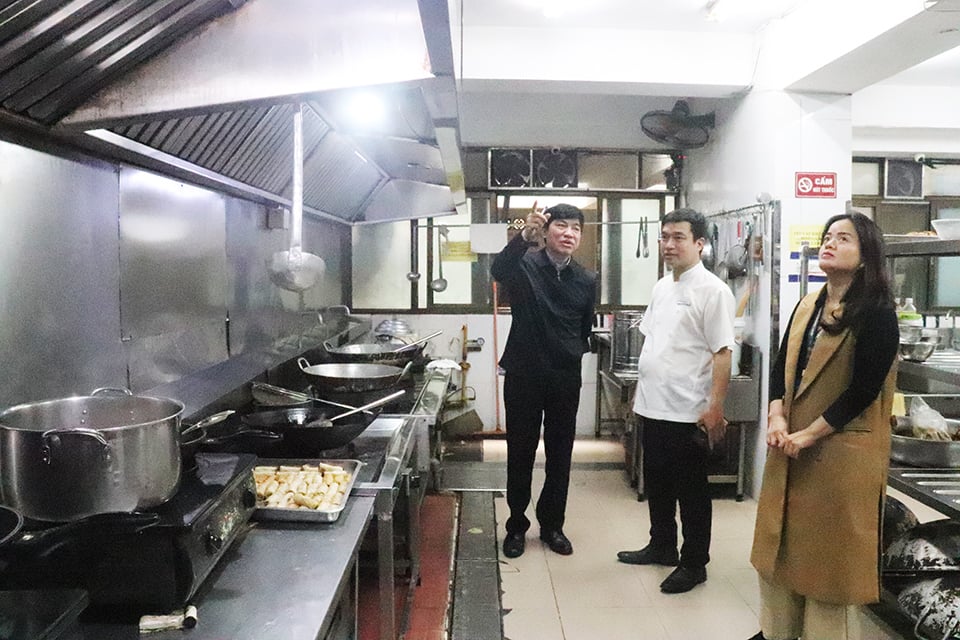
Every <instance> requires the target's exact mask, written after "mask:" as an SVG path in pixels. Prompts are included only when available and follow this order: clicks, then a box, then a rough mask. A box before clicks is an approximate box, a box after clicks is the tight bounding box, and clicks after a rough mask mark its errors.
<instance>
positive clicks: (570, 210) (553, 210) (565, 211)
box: [544, 203, 583, 227]
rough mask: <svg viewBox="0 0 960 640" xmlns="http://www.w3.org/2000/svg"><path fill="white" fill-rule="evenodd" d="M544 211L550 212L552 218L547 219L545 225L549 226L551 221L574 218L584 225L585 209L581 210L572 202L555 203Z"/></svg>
mask: <svg viewBox="0 0 960 640" xmlns="http://www.w3.org/2000/svg"><path fill="white" fill-rule="evenodd" d="M544 213H549V214H550V218H549V219H548V220H547V224H546V225H544V226H545V227H549V226H550V223H551V222H553V221H554V220H573V219H576V220H577V221H578V222H579V223H580V226H583V211H580V209H578V208H577V207H575V206H573V205H572V204H562V203H561V204H555V205H553V206H552V207H550V208H549V209H547V210H546V211H544Z"/></svg>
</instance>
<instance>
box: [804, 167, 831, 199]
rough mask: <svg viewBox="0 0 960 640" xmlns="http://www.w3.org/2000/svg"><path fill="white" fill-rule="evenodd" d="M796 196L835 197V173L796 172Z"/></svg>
mask: <svg viewBox="0 0 960 640" xmlns="http://www.w3.org/2000/svg"><path fill="white" fill-rule="evenodd" d="M795 175H796V177H797V179H796V196H797V197H798V198H836V197H837V174H835V173H801V172H799V171H798V172H797V173H796V174H795Z"/></svg>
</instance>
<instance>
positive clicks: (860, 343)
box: [750, 213, 899, 640]
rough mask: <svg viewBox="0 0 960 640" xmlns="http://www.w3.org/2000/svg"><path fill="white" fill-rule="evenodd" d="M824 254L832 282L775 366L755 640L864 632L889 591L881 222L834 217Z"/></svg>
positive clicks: (892, 350) (891, 321) (892, 318)
mask: <svg viewBox="0 0 960 640" xmlns="http://www.w3.org/2000/svg"><path fill="white" fill-rule="evenodd" d="M819 262H820V265H819V266H820V269H821V270H822V271H823V272H824V273H825V274H826V276H827V283H826V286H824V287H823V288H822V289H821V290H820V291H817V292H814V293H811V294H810V295H807V296H806V297H804V298H803V299H802V300H800V302H799V303H798V304H797V307H796V308H795V309H794V311H793V316H792V317H791V319H790V324H789V325H788V326H787V330H786V333H785V334H784V338H783V343H782V344H781V346H780V352H779V355H778V357H777V360H776V363H775V365H774V368H773V370H772V371H771V374H770V400H771V401H770V409H769V414H768V427H767V438H766V440H767V446H768V449H767V460H766V466H765V468H764V474H763V487H762V489H761V491H760V499H759V501H758V505H757V523H756V528H755V531H754V539H753V552H752V554H751V558H750V559H751V562H752V563H753V566H754V567H755V568H756V569H757V572H758V574H759V580H760V596H761V605H762V606H761V614H760V628H761V632H760V633H759V634H757V635H756V636H754V637H753V638H752V639H751V640H764V639H765V640H788V639H791V638H797V637H800V636H802V637H803V638H804V640H808V639H809V640H848V639H853V638H857V637H858V634H857V630H856V628H855V622H856V619H857V617H856V606H857V605H863V604H867V603H871V602H876V601H877V600H878V599H879V596H880V572H879V562H880V551H881V550H880V529H881V516H882V506H883V500H884V493H885V489H886V482H887V464H888V458H889V453H890V422H889V418H890V410H891V404H892V401H893V391H894V387H895V381H896V367H895V366H894V360H895V358H896V353H897V343H898V341H899V330H898V327H897V318H896V313H895V310H894V303H893V296H892V294H891V289H890V281H889V277H888V275H887V273H886V270H885V265H884V255H883V238H882V235H881V232H880V230H879V229H878V228H877V226H876V224H874V223H873V221H872V220H870V219H869V218H867V217H866V216H864V215H862V214H860V213H844V214H841V215H836V216H833V217H832V218H830V220H828V221H827V223H826V225H825V226H824V230H823V235H822V236H821V241H820V254H819Z"/></svg>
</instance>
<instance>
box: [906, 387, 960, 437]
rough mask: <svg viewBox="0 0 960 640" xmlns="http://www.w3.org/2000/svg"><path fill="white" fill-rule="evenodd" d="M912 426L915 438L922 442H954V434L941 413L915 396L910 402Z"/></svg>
mask: <svg viewBox="0 0 960 640" xmlns="http://www.w3.org/2000/svg"><path fill="white" fill-rule="evenodd" d="M910 425H911V427H912V431H913V437H914V438H919V439H921V440H952V439H953V434H952V433H951V432H950V427H949V426H948V425H947V420H946V418H944V417H943V416H942V415H940V412H939V411H937V410H935V409H931V408H930V405H928V404H927V403H926V402H924V400H923V398H921V397H919V396H914V397H913V398H912V399H911V400H910Z"/></svg>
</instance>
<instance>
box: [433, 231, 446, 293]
mask: <svg viewBox="0 0 960 640" xmlns="http://www.w3.org/2000/svg"><path fill="white" fill-rule="evenodd" d="M439 232H440V233H439V235H438V236H437V267H438V269H439V270H438V271H437V275H438V276H439V277H438V278H437V279H436V280H434V281H433V282H431V283H430V288H431V289H433V290H434V291H436V292H437V293H440V292H441V291H446V290H447V280H446V278H444V277H443V256H442V255H441V245H440V236H444V237H446V235H447V233H448V231H447V228H446V227H440V228H439Z"/></svg>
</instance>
